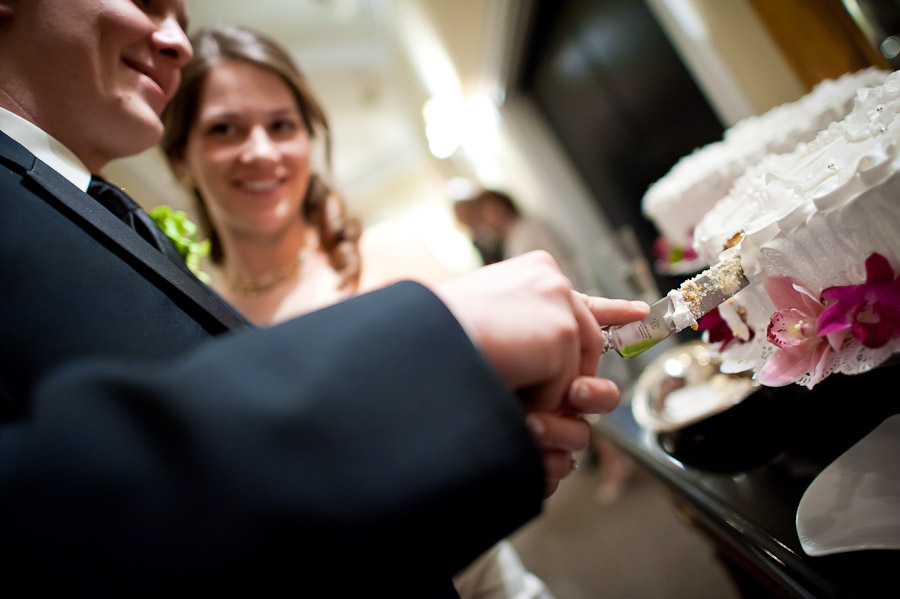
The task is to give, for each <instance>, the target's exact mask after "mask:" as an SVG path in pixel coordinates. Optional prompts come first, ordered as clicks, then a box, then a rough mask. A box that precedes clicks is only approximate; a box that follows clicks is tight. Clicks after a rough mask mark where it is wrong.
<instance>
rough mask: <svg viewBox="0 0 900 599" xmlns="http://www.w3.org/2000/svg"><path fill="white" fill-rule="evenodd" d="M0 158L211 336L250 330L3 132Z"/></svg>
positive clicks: (216, 298) (209, 292) (207, 290)
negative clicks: (193, 313)
mask: <svg viewBox="0 0 900 599" xmlns="http://www.w3.org/2000/svg"><path fill="white" fill-rule="evenodd" d="M0 157H2V158H3V159H4V160H3V161H4V162H7V163H8V164H9V163H12V166H13V167H14V170H17V171H19V172H21V173H22V175H23V177H24V178H25V181H26V185H28V182H29V181H30V182H31V183H33V184H34V185H37V186H38V187H40V188H41V189H43V190H44V191H45V193H39V194H38V195H39V196H41V197H42V198H44V199H46V200H48V201H51V202H57V203H58V205H57V208H58V209H60V212H62V213H64V214H66V215H67V216H68V217H69V218H70V219H71V220H73V221H74V222H77V223H79V224H81V225H83V226H84V227H85V228H86V229H87V230H89V231H90V232H92V233H94V234H95V235H97V236H98V239H101V240H102V239H106V240H108V242H110V243H111V244H112V247H113V249H114V250H118V251H121V252H123V253H124V254H125V256H126V257H127V258H128V259H129V261H130V262H132V263H133V264H134V265H135V267H136V268H138V269H140V270H141V271H142V272H143V273H144V274H145V276H146V277H147V279H148V280H150V281H151V282H153V283H154V284H156V285H158V286H160V287H162V288H167V289H168V290H169V292H170V296H172V297H173V299H176V302H177V303H179V304H183V302H187V303H189V304H191V305H193V306H195V307H196V308H198V309H199V310H201V315H202V316H201V318H199V319H198V320H199V321H201V322H202V323H203V324H204V326H205V328H207V329H208V330H210V332H211V333H214V334H215V333H219V332H224V331H227V330H233V329H242V328H247V327H249V326H251V325H250V324H249V323H248V321H247V320H246V319H245V318H244V317H243V316H241V315H240V314H239V313H238V312H237V311H236V310H235V309H234V308H232V307H231V305H230V304H228V303H227V302H226V301H225V300H223V299H222V298H220V297H219V296H218V295H217V294H216V293H215V292H213V291H212V290H211V289H210V288H209V287H207V286H206V285H204V284H203V283H202V282H200V281H199V280H197V279H196V278H195V277H194V276H193V275H192V274H190V272H189V271H187V269H186V268H184V267H182V266H181V265H176V264H175V263H174V262H172V261H171V260H169V259H168V258H167V257H166V256H165V255H164V254H163V253H162V252H160V251H158V250H157V249H155V248H153V247H151V246H150V245H149V244H148V243H147V242H146V241H144V240H143V239H142V238H141V237H140V236H139V235H138V234H137V233H135V232H134V231H133V230H132V229H131V228H130V227H128V226H127V225H126V224H124V223H123V222H122V221H120V220H119V219H118V218H116V217H115V215H113V214H112V213H111V212H109V211H108V210H106V208H104V207H103V206H101V205H100V204H99V203H97V202H96V201H94V200H93V199H92V198H91V197H89V196H88V195H87V194H86V193H84V192H82V191H81V190H80V189H78V188H76V187H75V186H74V185H72V183H71V182H69V181H68V180H67V179H66V178H65V177H63V176H62V175H60V174H59V173H57V172H56V171H55V170H53V169H52V168H50V167H49V166H47V165H46V164H45V163H44V162H42V161H40V160H38V159H37V158H35V156H34V155H33V154H31V153H30V152H28V151H27V150H26V149H25V148H23V147H22V146H21V145H20V144H19V143H17V142H15V141H14V140H13V139H11V138H10V137H9V136H7V135H6V134H4V133H3V132H0ZM16 167H17V168H16ZM106 245H108V244H106ZM176 296H177V298H176ZM178 300H182V301H178Z"/></svg>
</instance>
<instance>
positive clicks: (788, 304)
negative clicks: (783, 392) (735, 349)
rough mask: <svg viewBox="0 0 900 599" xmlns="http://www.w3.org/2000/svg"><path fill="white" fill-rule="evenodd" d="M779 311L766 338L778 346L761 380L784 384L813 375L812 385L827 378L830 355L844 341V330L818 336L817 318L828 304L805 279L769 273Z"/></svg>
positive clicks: (769, 290) (768, 282)
mask: <svg viewBox="0 0 900 599" xmlns="http://www.w3.org/2000/svg"><path fill="white" fill-rule="evenodd" d="M765 287H766V292H767V293H768V294H769V299H771V300H772V303H773V304H775V307H776V308H777V310H778V311H777V312H776V313H775V314H773V315H772V318H771V320H770V322H769V326H768V329H767V331H766V338H767V339H768V341H769V342H770V343H772V344H773V345H776V346H777V347H778V349H777V350H776V351H775V354H774V355H773V356H772V358H771V359H770V360H769V361H768V362H767V363H766V365H765V366H764V367H763V368H762V370H760V372H759V381H760V382H761V383H762V384H764V385H767V386H770V387H783V386H784V385H788V384H791V383H794V382H796V381H798V380H800V379H801V378H802V377H804V376H805V375H807V374H810V375H811V379H810V383H809V386H810V387H812V386H813V385H815V384H816V383H818V382H820V381H821V380H822V379H824V378H825V365H826V363H827V360H828V357H829V356H830V355H831V354H832V353H833V352H835V351H837V350H838V349H840V347H841V344H842V342H843V338H844V336H845V335H844V333H843V332H834V333H831V334H829V335H828V336H827V337H821V336H819V332H818V330H817V328H816V321H817V319H818V317H819V315H820V314H822V312H824V310H825V306H824V305H823V304H822V302H820V301H819V299H818V298H817V297H816V295H815V294H814V293H812V292H811V291H810V290H809V289H807V288H806V287H805V286H804V285H803V284H802V283H800V282H798V281H796V280H794V279H791V278H788V277H781V276H776V277H769V278H768V279H767V280H766V282H765Z"/></svg>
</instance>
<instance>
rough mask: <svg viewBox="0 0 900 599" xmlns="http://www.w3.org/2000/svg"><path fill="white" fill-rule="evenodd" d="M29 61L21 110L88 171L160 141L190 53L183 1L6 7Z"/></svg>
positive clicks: (45, 1)
mask: <svg viewBox="0 0 900 599" xmlns="http://www.w3.org/2000/svg"><path fill="white" fill-rule="evenodd" d="M8 5H9V6H11V7H12V11H13V13H12V26H13V28H14V30H15V31H18V32H20V33H19V35H20V44H19V45H23V44H24V45H25V49H24V51H23V52H22V53H20V54H19V55H18V56H17V59H18V60H20V61H21V60H26V61H30V62H31V64H30V65H28V67H29V68H27V69H21V70H19V71H18V72H19V73H26V75H24V77H25V78H26V80H25V81H22V82H16V84H19V85H24V86H25V87H26V88H27V89H28V90H29V92H30V94H31V100H30V104H29V105H27V106H25V107H24V109H25V110H27V111H28V112H29V114H28V117H29V118H31V119H32V120H34V121H35V122H36V123H37V124H38V125H39V126H41V127H42V128H44V129H45V130H46V131H47V132H48V133H50V134H51V135H53V136H54V137H56V138H57V139H59V140H60V141H61V142H62V143H63V144H65V145H66V146H68V147H69V148H70V149H71V150H73V151H74V152H75V154H76V155H77V156H78V157H79V158H81V160H82V161H84V162H85V164H87V165H88V167H89V168H91V170H94V171H96V170H98V169H99V168H100V167H102V166H103V165H104V164H105V163H106V162H108V161H109V160H112V159H115V158H120V157H123V156H127V155H130V154H134V153H137V152H140V151H142V150H145V149H147V148H149V147H151V146H152V145H154V144H155V143H157V141H158V140H159V137H160V135H161V134H162V123H161V122H160V120H159V114H160V112H161V111H162V109H163V108H164V107H165V105H166V103H167V102H168V101H169V99H170V98H171V97H172V95H173V94H174V93H175V90H176V88H177V87H178V83H179V79H180V68H181V66H183V65H184V64H185V63H186V62H187V61H188V60H189V59H190V57H191V47H190V42H189V41H188V39H187V35H186V33H185V27H186V14H185V7H184V0H28V1H27V2H10V3H8Z"/></svg>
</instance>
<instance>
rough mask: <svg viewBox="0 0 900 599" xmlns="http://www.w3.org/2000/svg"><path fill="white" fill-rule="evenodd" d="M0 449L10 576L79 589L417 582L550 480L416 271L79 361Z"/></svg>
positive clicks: (519, 418)
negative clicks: (257, 319) (277, 315)
mask: <svg viewBox="0 0 900 599" xmlns="http://www.w3.org/2000/svg"><path fill="white" fill-rule="evenodd" d="M0 454H2V456H3V459H2V464H0V514H2V516H0V538H3V539H4V545H5V546H7V547H11V546H15V547H16V548H17V551H16V557H15V558H14V559H13V560H12V562H11V564H10V563H9V562H8V565H11V566H12V568H10V571H18V572H20V573H26V574H27V573H28V572H30V571H31V570H32V569H34V568H38V567H39V568H40V569H43V570H51V571H54V572H56V577H57V581H58V584H72V585H74V586H73V587H71V588H77V587H78V586H80V585H81V584H82V583H84V584H87V585H88V586H91V585H96V584H100V582H99V581H100V580H102V581H103V582H102V584H104V585H111V586H110V588H111V589H115V590H126V589H128V588H130V587H129V585H133V584H135V583H136V581H142V583H143V584H144V586H143V587H141V588H144V589H145V590H146V589H156V588H157V586H158V587H159V588H168V587H167V586H166V583H167V581H169V582H171V581H174V580H179V581H180V584H181V585H182V586H181V588H182V590H186V587H185V586H184V585H191V584H195V583H196V584H198V585H203V589H204V590H205V591H206V592H210V591H213V590H215V589H216V586H210V584H211V583H210V582H209V581H211V580H215V581H216V583H215V585H218V586H219V587H221V588H220V589H219V590H226V591H234V590H235V589H241V588H242V585H250V586H252V588H253V589H254V590H256V591H259V590H260V587H259V584H260V582H259V581H260V580H265V581H267V584H268V583H271V584H272V585H273V587H275V586H276V583H277V585H278V586H277V587H276V588H280V587H282V586H283V585H284V584H288V585H290V584H296V586H297V588H300V589H306V590H307V591H309V590H311V589H321V588H325V586H328V587H329V588H331V589H332V590H339V589H343V590H345V591H348V592H350V591H352V590H353V589H355V588H356V585H358V584H360V583H361V581H363V580H365V579H366V577H369V578H372V577H374V579H373V580H379V579H380V578H379V577H382V578H384V577H387V578H385V580H384V582H385V584H388V585H392V586H389V587H388V588H394V589H395V590H397V589H401V588H404V587H403V585H410V588H422V586H421V585H423V584H428V582H427V581H431V580H434V579H436V578H440V577H442V576H449V575H451V574H453V573H454V572H455V571H456V570H458V569H459V568H461V567H462V566H464V565H465V564H466V563H467V562H468V561H470V560H471V559H473V558H474V557H476V556H477V555H478V554H479V553H481V552H482V551H483V550H485V549H486V548H487V547H488V546H490V545H491V544H492V543H493V542H495V541H497V540H498V539H500V538H502V537H503V536H505V535H507V534H508V533H510V532H511V531H513V530H514V529H515V528H516V527H518V526H520V525H521V524H523V523H524V522H526V521H527V520H528V519H530V518H531V517H533V516H534V515H536V514H537V513H538V511H539V509H540V502H541V495H542V490H543V472H542V470H541V462H540V455H539V452H538V450H537V448H536V447H535V445H534V443H533V441H532V439H531V435H530V434H529V432H528V431H527V429H526V427H525V425H524V418H523V414H522V411H521V408H520V406H519V403H518V402H517V401H516V398H515V397H514V395H513V394H512V393H511V392H510V391H509V390H508V389H506V388H505V387H504V385H503V384H502V382H501V381H500V380H499V379H498V377H497V375H496V374H495V373H494V371H493V370H492V369H491V368H490V367H489V366H488V365H487V364H486V363H485V362H484V361H483V359H482V358H481V356H480V355H479V353H478V351H477V350H476V349H475V348H474V347H473V346H472V345H471V343H470V342H469V340H468V338H467V337H466V335H465V333H464V332H463V331H462V329H461V328H460V327H459V325H458V323H457V322H456V321H455V320H454V319H453V317H452V316H451V315H450V313H449V312H448V311H447V309H446V308H445V307H444V305H443V304H442V303H441V302H440V301H439V300H438V299H437V298H436V297H434V296H433V295H432V294H431V293H430V292H428V291H427V290H425V289H424V288H423V287H421V286H418V285H416V284H413V283H401V284H398V285H394V286H392V287H389V288H387V289H384V290H381V291H378V292H374V293H371V294H368V295H365V296H360V297H358V298H354V299H351V300H349V301H347V302H344V303H342V304H339V305H337V306H333V307H331V308H328V309H325V310H322V311H320V312H316V313H313V314H311V315H308V316H305V317H302V318H300V319H298V320H295V321H291V322H289V323H285V324H283V325H280V326H277V327H273V328H271V329H265V330H256V331H248V332H242V333H236V334H233V335H229V336H227V337H226V338H224V339H221V338H220V339H218V340H214V341H212V342H210V343H207V344H205V345H204V346H202V347H201V348H199V349H197V350H193V351H191V352H190V353H187V354H184V355H181V357H180V358H178V359H176V360H164V361H154V362H141V363H135V362H133V361H131V362H122V361H116V360H93V361H90V362H82V363H78V364H72V365H69V366H68V367H67V368H65V369H64V370H63V371H59V372H56V373H54V375H53V376H51V377H49V378H48V379H47V380H45V381H44V383H43V384H42V385H41V386H39V388H38V390H37V392H36V394H35V395H34V397H33V398H32V403H31V410H30V413H29V414H28V415H27V416H26V417H25V418H22V419H20V420H17V421H15V422H12V423H8V424H6V425H5V426H4V427H3V428H0ZM99 564H102V571H103V572H105V574H104V575H103V576H105V578H104V577H101V578H96V576H98V575H99V571H98V565H99ZM394 575H396V579H393V578H391V577H392V576H394ZM388 581H390V582H388ZM370 583H371V580H370V582H369V583H367V584H370ZM54 584H57V583H54ZM334 584H337V586H331V585H334ZM116 585H124V586H116ZM398 585H399V586H398ZM369 588H371V587H369ZM338 596H340V595H338Z"/></svg>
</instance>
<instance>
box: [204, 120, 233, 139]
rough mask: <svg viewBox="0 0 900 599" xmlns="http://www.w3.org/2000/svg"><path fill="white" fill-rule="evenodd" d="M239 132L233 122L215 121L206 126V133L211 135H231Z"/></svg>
mask: <svg viewBox="0 0 900 599" xmlns="http://www.w3.org/2000/svg"><path fill="white" fill-rule="evenodd" d="M236 133H237V127H236V126H234V125H232V124H231V123H213V124H212V125H210V126H209V127H207V128H206V134H207V135H211V136H222V137H230V136H234V135H235V134H236Z"/></svg>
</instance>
